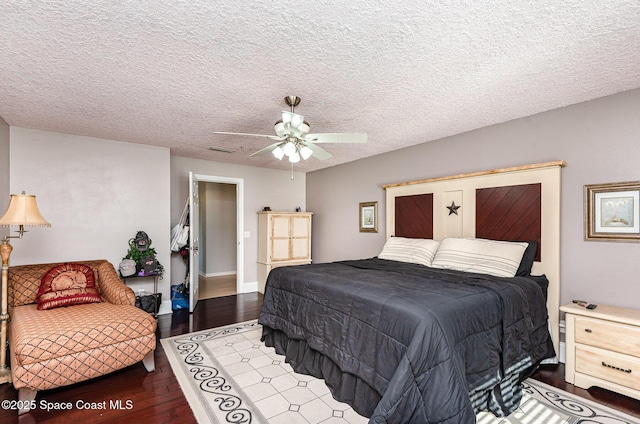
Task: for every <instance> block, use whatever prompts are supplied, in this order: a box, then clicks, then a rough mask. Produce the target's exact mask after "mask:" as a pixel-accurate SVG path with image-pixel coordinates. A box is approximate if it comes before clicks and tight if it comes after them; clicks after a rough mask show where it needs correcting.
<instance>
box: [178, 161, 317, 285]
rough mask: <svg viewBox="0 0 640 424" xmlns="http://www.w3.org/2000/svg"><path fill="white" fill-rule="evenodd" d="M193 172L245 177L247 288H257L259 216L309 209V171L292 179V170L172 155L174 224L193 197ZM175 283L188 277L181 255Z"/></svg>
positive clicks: (243, 283)
mask: <svg viewBox="0 0 640 424" xmlns="http://www.w3.org/2000/svg"><path fill="white" fill-rule="evenodd" d="M189 171H191V172H193V173H196V174H202V175H209V176H215V177H228V178H242V179H243V180H244V222H243V223H242V226H243V227H244V231H248V232H249V234H250V237H249V238H248V239H243V240H242V242H244V249H243V252H244V270H243V271H244V272H243V274H244V277H243V279H244V281H242V282H241V283H242V285H243V286H244V287H246V288H247V289H246V290H243V291H254V290H257V281H258V270H257V260H258V215H257V212H258V211H260V210H262V208H263V207H265V206H269V207H271V209H272V210H274V211H294V210H295V208H296V207H301V208H302V210H305V207H306V203H305V185H306V177H305V174H302V173H299V172H296V173H294V179H293V180H291V172H290V171H280V170H275V169H266V168H257V167H253V166H241V165H232V164H226V163H220V162H211V161H206V160H200V159H191V158H183V157H179V156H171V195H172V198H171V224H172V225H175V224H176V223H177V222H178V220H179V219H180V214H181V213H182V209H183V208H184V204H185V201H186V199H187V197H188V196H189ZM171 263H172V267H171V270H172V275H171V281H172V283H171V284H177V283H179V282H181V281H183V280H184V277H185V270H186V266H185V264H184V263H183V261H182V259H181V258H180V257H179V255H178V254H174V255H173V256H172V261H171Z"/></svg>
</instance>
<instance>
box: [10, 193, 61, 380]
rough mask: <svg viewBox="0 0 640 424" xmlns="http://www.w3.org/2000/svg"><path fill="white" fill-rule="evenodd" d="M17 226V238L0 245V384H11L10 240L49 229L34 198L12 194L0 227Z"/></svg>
mask: <svg viewBox="0 0 640 424" xmlns="http://www.w3.org/2000/svg"><path fill="white" fill-rule="evenodd" d="M11 225H18V226H19V230H18V231H16V232H17V233H18V235H17V236H9V235H7V236H4V237H3V238H2V244H0V257H2V311H1V313H0V327H1V331H2V333H1V335H0V384H3V383H9V382H11V372H10V370H9V368H8V367H7V324H8V322H9V311H8V301H7V289H8V287H7V286H8V279H9V256H10V255H11V251H12V250H13V247H11V245H10V244H9V239H11V238H22V236H23V234H24V233H26V231H25V229H24V227H25V225H28V226H37V227H51V224H49V223H48V222H47V221H45V219H44V218H43V217H42V215H40V211H39V210H38V205H37V204H36V196H34V195H31V194H25V193H24V191H23V192H22V194H12V195H11V199H10V200H9V207H8V208H7V211H6V212H5V214H4V215H3V216H2V218H0V226H2V227H8V226H11Z"/></svg>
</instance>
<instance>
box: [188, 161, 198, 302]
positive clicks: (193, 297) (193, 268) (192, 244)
mask: <svg viewBox="0 0 640 424" xmlns="http://www.w3.org/2000/svg"><path fill="white" fill-rule="evenodd" d="M198 182H199V180H198V177H197V176H196V175H194V174H193V172H189V312H193V310H194V309H195V308H196V304H197V303H198V296H199V292H200V287H199V278H198V270H199V265H198V263H199V261H200V258H199V256H198V249H199V246H200V240H199V233H200V199H199V198H198Z"/></svg>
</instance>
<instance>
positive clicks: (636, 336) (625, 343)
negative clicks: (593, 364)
mask: <svg viewBox="0 0 640 424" xmlns="http://www.w3.org/2000/svg"><path fill="white" fill-rule="evenodd" d="M575 322H576V324H575V328H576V330H575V341H576V343H582V344H585V345H589V346H596V347H600V348H602V349H607V350H612V351H614V352H620V353H624V354H628V355H634V356H640V328H639V327H634V326H631V325H626V324H618V323H615V322H611V321H605V320H601V319H593V318H587V317H581V316H577V317H576V321H575Z"/></svg>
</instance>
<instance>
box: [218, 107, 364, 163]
mask: <svg viewBox="0 0 640 424" xmlns="http://www.w3.org/2000/svg"><path fill="white" fill-rule="evenodd" d="M284 101H285V102H286V103H287V105H288V106H289V107H290V108H291V110H290V111H286V110H283V111H282V119H280V120H278V122H276V124H275V126H274V129H275V133H276V134H275V135H265V134H249V133H236V132H222V131H216V132H214V134H226V135H246V136H251V137H266V138H268V139H271V140H276V142H275V143H273V144H271V145H270V146H267V147H265V148H264V149H262V150H258V151H257V152H255V153H253V154H251V155H250V157H252V156H262V155H266V154H268V153H272V154H273V156H275V157H276V158H278V159H280V160H282V158H284V157H285V156H286V157H287V158H288V159H289V162H291V163H296V162H300V159H301V158H302V159H303V160H307V159H309V158H310V157H311V156H314V157H315V158H317V159H319V160H325V159H329V158H330V157H331V153H329V152H327V151H326V150H324V149H323V148H321V147H319V146H317V144H320V143H366V142H367V134H365V133H353V134H346V133H323V134H309V130H310V129H311V128H310V126H309V123H308V122H306V121H305V120H304V117H303V116H302V115H298V114H297V113H295V112H294V109H295V107H296V106H298V105H299V104H300V97H297V96H287V97H285V98H284Z"/></svg>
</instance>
